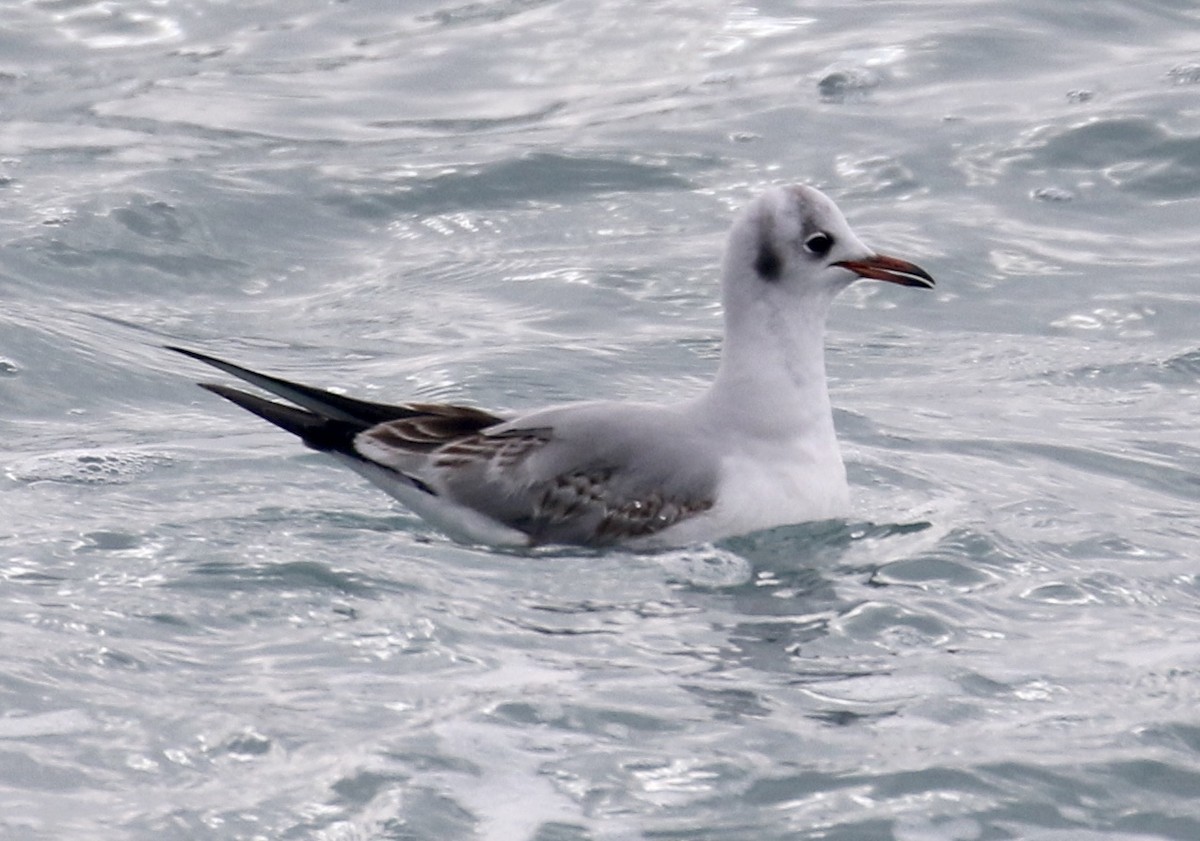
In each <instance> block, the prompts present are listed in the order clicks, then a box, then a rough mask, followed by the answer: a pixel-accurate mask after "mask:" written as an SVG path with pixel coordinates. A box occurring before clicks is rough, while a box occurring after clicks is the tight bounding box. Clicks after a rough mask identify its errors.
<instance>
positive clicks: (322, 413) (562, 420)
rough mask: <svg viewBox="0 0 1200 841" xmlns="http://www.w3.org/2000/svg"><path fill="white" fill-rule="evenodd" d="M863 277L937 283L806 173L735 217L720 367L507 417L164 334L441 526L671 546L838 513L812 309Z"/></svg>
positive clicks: (835, 454) (488, 535) (836, 463)
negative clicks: (863, 227)
mask: <svg viewBox="0 0 1200 841" xmlns="http://www.w3.org/2000/svg"><path fill="white" fill-rule="evenodd" d="M860 278H869V279H873V280H881V281H888V282H890V283H896V284H900V285H902V286H915V287H922V288H926V289H928V288H932V287H933V285H934V281H933V278H932V277H930V275H929V274H928V273H926V272H925V270H924V269H921V268H920V267H918V266H916V265H914V264H912V263H910V262H908V261H906V260H901V259H899V258H896V257H889V256H886V255H883V254H879V253H876V252H875V251H873V250H872V249H870V248H868V247H867V246H866V245H864V244H863V243H862V241H861V240H860V239H859V238H858V237H857V236H856V235H855V234H854V232H853V231H852V230H851V229H850V226H849V224H847V222H846V219H845V217H843V216H842V213H841V211H839V210H838V208H837V206H836V205H835V204H834V203H833V202H832V201H831V200H830V199H829V198H828V197H826V196H825V195H824V194H823V193H821V192H820V191H818V190H816V189H815V188H813V187H808V186H787V187H774V188H771V189H769V190H767V191H766V192H765V193H763V194H762V195H761V196H759V197H758V198H757V199H755V200H754V201H753V202H752V203H751V204H750V205H749V206H748V207H747V208H746V209H745V210H743V211H742V212H741V213H740V214H739V215H738V216H737V218H736V219H735V221H734V223H733V227H732V228H731V230H730V232H729V238H728V242H727V244H726V246H725V252H724V258H723V260H722V265H721V301H722V304H723V308H724V320H725V336H724V342H723V344H722V347H721V361H720V365H719V366H718V369H717V373H716V376H715V378H714V379H713V381H712V383H711V385H709V387H708V388H707V389H706V390H705V391H704V392H703V393H701V394H699V395H697V396H694V397H692V398H690V399H684V400H680V401H679V402H674V403H664V404H650V403H631V402H614V401H596V402H582V403H570V404H566V405H560V406H554V407H551V408H546V409H541V410H539V411H534V412H530V413H529V414H524V415H520V416H518V417H505V416H501V415H497V414H493V413H491V412H487V411H483V410H481V409H476V408H472V407H469V406H461V405H449V404H440V403H421V402H412V403H399V404H395V405H389V404H386V403H375V402H369V401H365V400H358V399H354V398H351V397H346V396H343V395H341V394H335V393H333V392H330V391H324V390H322V389H318V388H313V387H312V386H307V385H301V384H299V383H294V382H289V381H287V380H283V379H280V378H278V377H274V376H269V375H267V374H261V373H258V372H256V371H252V370H250V369H248V368H243V367H242V366H240V365H235V364H233V363H231V362H226V361H224V360H222V359H218V358H216V357H214V356H209V355H207V354H204V353H200V352H198V351H195V350H189V349H185V348H181V347H174V346H170V347H169V349H170V350H173V351H176V352H178V353H182V354H184V355H185V356H189V357H191V358H192V359H195V360H198V361H200V362H203V363H206V364H208V365H211V366H212V367H214V368H217V369H219V370H221V371H223V372H225V373H226V374H229V375H231V376H233V377H237V378H239V379H241V380H244V381H245V382H247V383H250V384H251V385H253V386H256V387H257V388H260V389H262V390H264V391H266V392H269V393H270V394H272V395H274V396H275V397H278V398H282V399H283V400H285V401H287V403H289V404H292V405H286V404H285V403H280V402H278V401H276V400H270V399H266V398H263V397H259V396H256V395H255V394H251V393H248V392H245V391H241V390H239V389H235V388H230V387H229V386H226V385H220V384H215V383H208V382H205V383H200V385H201V387H203V388H205V389H207V390H209V391H211V392H213V393H215V394H218V395H220V396H221V397H224V398H226V399H228V400H230V401H232V402H233V403H235V404H237V405H238V406H240V407H242V408H243V409H246V410H249V411H250V412H253V413H254V414H256V415H258V416H259V417H261V418H263V419H265V420H267V421H270V422H271V423H273V424H275V425H276V426H278V427H281V428H282V429H284V430H286V431H288V432H290V433H292V434H294V435H296V436H298V437H299V438H300V440H301V441H302V442H303V443H304V444H306V445H307V446H309V447H311V448H312V449H314V450H318V451H321V452H324V453H328V454H330V455H332V456H333V457H334V458H336V459H337V460H338V461H340V462H341V463H343V464H344V465H346V466H347V467H349V468H350V469H352V470H354V471H355V472H357V473H359V474H360V475H362V476H363V477H364V478H366V479H367V480H368V481H370V482H371V483H373V484H375V485H377V486H378V487H380V488H382V489H383V490H384V491H386V492H387V493H388V494H390V495H391V496H393V497H394V498H396V499H397V500H399V501H400V502H402V503H403V504H404V505H406V506H407V507H408V508H409V509H411V510H412V511H413V512H415V513H416V514H418V515H419V516H421V517H422V518H424V519H426V520H427V521H429V522H430V523H431V524H433V525H434V526H435V527H436V528H437V529H439V530H441V531H442V532H443V533H445V534H446V535H448V536H449V537H451V538H453V539H456V540H460V541H463V542H467V543H472V544H484V545H490V546H496V547H532V546H539V545H544V544H570V545H583V546H610V545H615V544H620V545H622V546H628V547H630V548H634V549H637V548H661V547H670V546H683V545H689V544H695V543H707V542H711V541H715V540H719V539H721V538H725V537H730V536H733V535H738V534H745V533H749V532H754V531H759V530H763V529H768V528H772V527H775V526H781V525H788V524H793V523H800V522H805V521H812V520H826V519H835V518H839V517H843V516H845V515H846V514H847V513H848V512H849V508H850V493H849V487H848V486H847V483H846V469H845V467H844V465H843V463H842V457H841V452H840V450H839V448H838V442H837V436H836V434H835V432H834V426H833V412H832V408H831V406H830V402H829V391H828V388H827V386H826V381H825V321H826V316H827V314H828V312H829V309H830V305H831V303H832V302H833V299H834V298H835V297H836V296H837V294H838V293H839V292H841V291H842V290H843V289H845V288H846V287H847V286H848V285H849V284H850V283H852V282H854V281H855V280H858V279H860Z"/></svg>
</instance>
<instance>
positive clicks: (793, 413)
mask: <svg viewBox="0 0 1200 841" xmlns="http://www.w3.org/2000/svg"><path fill="white" fill-rule="evenodd" d="M742 303H743V304H744V306H740V307H727V308H726V314H725V319H726V330H725V344H724V346H723V347H722V349H721V365H720V368H719V369H718V371H717V376H716V379H715V380H714V382H713V385H712V388H711V390H710V396H711V398H712V400H713V405H714V406H719V407H721V408H720V411H721V412H722V413H723V414H725V415H726V417H727V421H732V422H733V423H734V424H735V425H736V426H737V427H738V428H739V430H740V431H742V432H744V433H747V434H751V435H755V436H761V437H769V438H791V437H796V436H805V437H808V436H813V435H817V436H822V435H828V436H830V437H832V436H833V412H832V409H831V407H830V403H829V390H828V387H827V385H826V382H825V315H826V312H827V309H828V306H827V302H825V301H806V302H803V303H806V304H810V306H799V307H797V306H783V307H781V306H778V302H777V301H772V300H770V299H769V298H766V297H764V298H760V299H757V300H754V301H750V302H742Z"/></svg>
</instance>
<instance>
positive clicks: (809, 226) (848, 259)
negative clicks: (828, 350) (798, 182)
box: [723, 186, 933, 317]
mask: <svg viewBox="0 0 1200 841" xmlns="http://www.w3.org/2000/svg"><path fill="white" fill-rule="evenodd" d="M724 269H725V271H724V288H723V296H724V302H725V309H726V313H727V316H729V317H736V316H737V315H738V313H739V311H740V310H741V309H743V308H744V307H746V306H749V302H752V301H755V300H759V301H761V300H764V299H766V300H774V301H775V303H776V306H785V307H786V306H787V304H786V303H785V301H789V300H791V301H793V302H794V301H797V300H798V299H804V300H806V301H808V302H811V303H807V304H806V305H805V309H806V310H809V311H811V312H812V313H813V314H816V315H820V316H821V317H823V316H824V312H825V310H826V309H827V308H828V305H829V302H830V301H832V300H833V298H834V296H835V295H837V293H838V292H840V291H842V289H844V288H845V287H847V286H848V285H850V283H851V282H852V281H854V280H856V279H858V278H860V277H865V278H872V279H875V280H886V281H890V282H891V283H899V284H902V285H905V286H920V287H924V288H926V289H928V288H932V286H933V278H932V277H930V276H929V275H928V274H927V273H926V272H925V271H924V270H923V269H921V268H918V267H917V266H915V265H913V264H912V263H909V262H907V261H904V260H899V259H897V258H895V257H887V256H885V255H882V254H877V253H875V252H874V251H872V250H871V249H870V248H867V246H866V245H864V244H863V242H862V240H860V239H859V238H858V237H857V236H855V234H854V232H853V231H852V230H850V226H849V225H848V224H847V223H846V218H845V217H844V216H842V212H841V211H840V210H838V208H837V205H835V204H834V203H833V202H832V201H830V200H829V198H828V197H827V196H826V195H825V194H824V193H822V192H820V191H819V190H816V189H814V188H812V187H806V186H791V187H774V188H772V189H770V190H767V191H766V192H765V193H763V194H762V195H761V196H759V197H758V198H757V199H755V200H754V201H753V202H752V203H751V204H750V206H749V207H747V208H746V209H745V210H744V211H742V213H741V214H740V215H739V216H738V218H737V220H736V221H735V222H734V224H733V229H732V231H731V232H730V234H729V243H728V245H727V246H726V249H725V265H724ZM793 305H794V304H793Z"/></svg>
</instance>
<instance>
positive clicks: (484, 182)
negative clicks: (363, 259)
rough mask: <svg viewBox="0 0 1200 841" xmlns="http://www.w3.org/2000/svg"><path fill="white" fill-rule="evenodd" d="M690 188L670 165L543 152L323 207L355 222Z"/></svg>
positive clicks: (391, 184) (368, 191)
mask: <svg viewBox="0 0 1200 841" xmlns="http://www.w3.org/2000/svg"><path fill="white" fill-rule="evenodd" d="M692 165H693V166H694V164H692ZM688 186H689V182H688V180H687V179H686V178H685V177H684V176H682V175H680V174H679V173H677V172H676V167H675V166H674V165H673V164H672V163H669V162H664V163H658V162H650V161H639V160H634V159H632V158H625V159H622V158H596V157H585V156H574V155H563V154H553V153H548V152H543V153H537V154H532V155H526V156H523V157H520V158H515V159H509V160H503V161H499V162H496V163H490V164H480V165H476V166H464V167H462V168H461V169H457V170H455V171H451V172H446V171H444V170H443V171H441V172H438V173H436V174H431V175H419V176H416V177H412V178H408V179H404V180H397V179H391V180H389V181H387V182H386V183H371V182H365V183H362V184H360V185H356V186H354V187H353V188H351V189H346V190H342V191H339V192H335V193H332V194H329V195H327V196H326V198H325V201H326V202H328V203H330V204H333V205H337V206H340V207H342V208H344V209H345V210H346V211H347V212H349V213H351V214H352V215H354V216H359V217H365V218H387V217H391V216H394V215H397V214H401V213H420V214H434V213H446V212H451V211H456V210H462V209H465V208H471V209H474V210H478V209H480V208H497V207H510V206H516V205H522V204H528V203H531V202H542V201H550V200H554V199H566V198H569V197H575V198H578V197H579V196H581V195H587V194H594V193H600V194H603V193H624V192H631V191H641V190H661V189H670V188H674V189H681V188H682V189H686V188H687V187H688Z"/></svg>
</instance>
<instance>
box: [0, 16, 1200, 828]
mask: <svg viewBox="0 0 1200 841" xmlns="http://www.w3.org/2000/svg"><path fill="white" fill-rule="evenodd" d="M1077 6H1079V4H1062V3H1054V2H1048V0H1023V1H1022V2H1020V3H998V2H986V0H985V1H984V2H972V3H950V2H934V3H925V4H893V3H872V4H861V3H836V2H818V3H809V4H798V3H783V2H777V3H760V4H758V5H750V4H745V3H736V4H729V3H716V2H699V3H686V4H685V3H678V2H676V3H659V4H644V3H633V2H616V3H596V2H574V0H558V1H557V2H555V1H554V0H541V1H539V0H500V1H499V2H492V1H490V0H484V2H477V3H461V4H455V3H445V2H410V3H405V4H403V5H402V7H400V6H397V5H396V4H392V3H383V2H358V1H357V0H355V1H354V2H342V3H328V2H316V1H315V0H313V1H312V2H309V0H300V1H299V2H288V3H283V2H280V0H261V2H250V3H239V4H226V3H219V2H211V0H191V2H166V3H163V2H150V0H145V2H138V1H137V0H134V2H128V3H122V4H112V3H100V2H87V0H80V2H61V0H31V2H26V3H22V4H20V5H18V6H16V7H14V8H12V9H9V10H8V11H7V12H6V26H5V30H4V32H3V33H0V108H2V109H3V128H2V129H0V195H2V196H3V198H4V201H2V202H0V299H2V303H0V434H2V435H3V440H4V441H5V443H6V447H5V449H4V451H3V454H2V455H0V472H2V476H0V639H3V640H4V643H5V644H4V646H3V651H4V653H3V654H0V803H2V804H3V808H0V837H4V838H13V839H61V838H93V837H94V838H108V839H130V841H132V840H133V839H156V841H158V839H175V838H178V839H193V838H222V839H258V838H262V839H268V838H269V839H280V838H297V839H299V838H306V839H307V838H314V839H365V838H373V839H374V838H379V839H406V840H407V839H505V841H508V840H509V839H536V841H551V839H555V841H560V840H561V839H571V841H575V840H576V839H597V841H598V840H599V839H622V840H624V839H689V841H692V840H693V839H704V840H705V841H716V839H745V838H755V839H817V838H821V839H845V841H851V839H854V841H859V839H895V841H916V839H922V841H924V839H936V841H975V839H1053V841H1066V839H1070V841H1078V840H1079V839H1098V838H1113V839H1180V840H1181V841H1183V840H1184V839H1186V841H1193V840H1194V839H1195V838H1197V837H1200V817H1198V816H1200V724H1198V723H1197V719H1196V709H1197V706H1198V704H1200V587H1198V584H1200V581H1198V578H1197V571H1198V559H1197V557H1196V546H1197V545H1198V543H1197V540H1198V538H1200V525H1198V524H1197V516H1196V515H1197V503H1198V502H1200V446H1198V445H1197V443H1196V433H1195V430H1196V428H1197V426H1198V425H1200V339H1198V335H1200V334H1198V332H1197V329H1196V325H1197V324H1198V323H1200V295H1197V292H1196V284H1197V280H1198V278H1200V275H1198V273H1197V268H1196V261H1197V247H1196V222H1195V220H1196V219H1197V218H1200V212H1198V209H1200V208H1198V206H1200V107H1198V106H1200V53H1197V50H1196V39H1195V32H1196V31H1197V30H1196V27H1197V25H1200V12H1197V10H1196V8H1195V6H1194V4H1192V3H1190V2H1100V3H1089V4H1087V5H1086V8H1084V7H1077ZM789 182H808V183H813V184H816V185H818V186H820V187H821V188H822V189H824V190H826V191H827V192H829V193H830V194H831V195H832V196H833V197H834V198H835V199H836V200H837V201H838V202H839V204H840V205H841V207H842V208H843V210H844V211H845V212H846V214H847V216H848V217H849V218H850V220H851V222H852V224H854V226H855V228H856V230H857V231H858V232H859V233H860V235H861V236H862V237H863V238H864V240H866V241H867V242H869V243H872V244H873V245H875V246H877V247H879V248H880V249H881V250H885V251H888V252H890V253H896V254H900V255H903V256H905V257H909V258H911V259H913V260H915V261H916V262H918V263H920V264H921V265H923V266H925V267H926V268H928V269H929V270H930V271H931V272H932V273H933V274H934V275H935V276H936V277H937V278H938V280H939V286H938V289H937V291H936V292H935V293H928V294H922V293H920V292H917V291H913V290H905V289H900V288H895V287H890V286H885V285H882V284H874V285H871V284H862V285H859V286H856V287H854V288H852V289H851V290H850V291H849V292H848V293H847V294H846V295H845V296H843V298H842V299H841V300H840V301H839V302H838V304H837V305H836V306H835V309H834V312H833V314H832V317H831V321H830V355H829V367H830V373H831V377H832V383H831V387H832V392H833V399H834V402H835V405H836V406H837V407H838V408H837V412H836V420H837V423H838V427H839V431H840V434H841V437H842V440H843V447H844V451H845V455H846V459H847V464H848V468H849V471H850V475H851V481H852V485H853V491H854V495H855V505H856V510H857V514H856V517H855V518H854V519H853V520H851V521H848V522H839V523H825V524H811V525H806V526H797V527H790V528H785V529H778V530H775V531H772V532H768V533H764V534H758V535H750V536H746V537H743V538H738V539H736V540H732V541H729V542H728V543H727V544H723V545H721V546H716V547H694V548H692V549H688V550H684V551H679V552H671V553H666V554H662V555H648V556H647V555H643V556H637V555H629V554H623V553H621V552H609V553H599V554H598V553H590V552H588V553H584V552H573V551H553V552H546V553H540V554H534V555H532V556H522V555H509V554H497V553H494V552H488V551H483V550H478V549H474V548H470V547H463V546H458V545H455V544H452V543H450V542H448V541H446V540H445V539H444V538H443V537H441V536H440V535H439V534H437V533H436V532H434V531H432V530H430V529H429V528H428V527H426V526H425V525H423V524H422V523H421V522H420V521H419V520H417V519H416V518H415V517H413V516H412V515H411V514H409V513H407V512H406V511H404V510H402V509H400V508H397V507H395V506H393V505H391V504H390V503H389V501H388V500H387V499H386V498H385V497H384V496H382V495H381V494H379V493H378V492H375V491H373V490H372V489H370V488H367V487H365V486H363V485H362V484H361V483H360V482H359V481H358V480H357V479H356V478H355V477H354V476H352V475H350V474H348V473H346V472H343V471H340V470H337V469H335V468H333V467H331V466H329V465H328V464H327V462H325V461H324V460H323V459H322V457H320V456H319V455H317V454H312V453H306V452H304V451H303V450H302V449H301V448H299V447H298V446H296V445H295V444H294V443H293V442H292V441H290V440H288V438H287V437H286V436H283V435H281V434H276V433H275V432H274V431H272V430H271V429H269V428H266V427H265V426H264V425H262V424H259V423H258V422H256V421H255V420H254V419H253V418H249V417H247V416H244V415H243V414H242V413H239V412H238V411H236V410H235V409H233V408H232V407H229V406H226V405H224V404H222V403H221V402H220V401H218V400H216V399H215V398H213V397H211V395H207V394H205V393H203V392H201V391H199V390H198V389H196V388H195V387H194V386H193V385H192V383H191V381H192V379H193V378H196V377H198V376H199V377H203V376H208V374H207V373H202V372H199V371H197V370H195V367H194V366H191V365H190V363H188V362H186V361H185V360H180V359H179V358H176V357H173V356H171V355H169V354H166V353H164V352H163V351H161V350H160V347H159V346H160V345H161V344H163V343H168V342H169V343H176V344H184V345H188V346H192V347H197V348H200V349H204V350H208V351H210V352H213V353H217V354H218V355H222V356H226V357H230V358H234V359H238V360H240V361H243V362H245V363H247V364H251V365H254V366H255V367H260V368H263V369H267V370H270V371H273V372H276V373H278V374H280V375H282V376H287V377H294V378H299V379H303V380H305V381H309V382H313V383H315V384H318V385H326V386H338V387H342V388H345V389H346V390H348V391H350V392H353V393H357V394H362V395H364V396H366V397H368V398H371V397H374V398H377V399H406V398H418V399H422V400H456V401H466V402H470V403H473V404H476V405H481V406H485V407H489V408H492V409H495V410H520V409H525V408H530V407H536V406H540V405H543V404H546V403H549V402H555V401H561V400H568V399H577V398H590V397H598V396H606V397H619V398H627V399H645V398H654V399H658V398H661V397H664V396H667V395H673V394H678V395H679V396H680V397H683V396H687V395H690V394H693V393H695V391H696V390H698V389H699V388H701V387H702V386H703V383H704V382H706V381H707V379H708V378H709V377H710V376H711V374H712V371H713V369H714V366H715V362H716V358H717V354H718V352H719V334H720V313H719V310H718V308H717V305H716V295H715V293H716V287H715V283H716V276H715V272H716V264H717V261H718V259H719V251H720V245H721V241H722V237H723V234H724V231H725V229H726V228H727V226H728V224H729V221H730V218H731V216H732V213H733V212H734V211H735V210H736V209H737V208H738V207H740V206H742V205H743V204H744V203H745V202H746V201H748V200H749V198H750V197H752V196H753V195H754V194H755V192H756V191H757V190H759V189H760V188H762V187H763V186H765V185H768V184H775V183H789Z"/></svg>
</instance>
